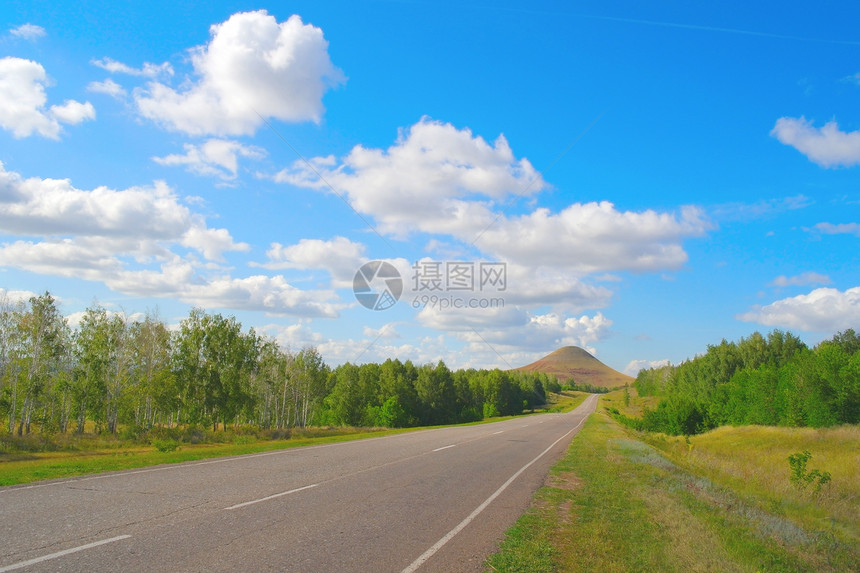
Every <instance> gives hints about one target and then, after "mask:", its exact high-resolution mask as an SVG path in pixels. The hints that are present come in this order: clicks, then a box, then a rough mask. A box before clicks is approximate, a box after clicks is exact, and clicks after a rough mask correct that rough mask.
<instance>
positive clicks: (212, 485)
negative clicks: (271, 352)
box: [0, 395, 597, 573]
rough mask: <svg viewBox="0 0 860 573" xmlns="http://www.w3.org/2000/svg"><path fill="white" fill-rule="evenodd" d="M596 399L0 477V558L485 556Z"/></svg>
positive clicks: (444, 567) (395, 559)
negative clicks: (272, 446)
mask: <svg viewBox="0 0 860 573" xmlns="http://www.w3.org/2000/svg"><path fill="white" fill-rule="evenodd" d="M596 403H597V396H595V395H592V396H589V397H588V398H587V399H586V401H585V402H584V403H583V404H582V405H580V406H579V408H577V409H576V410H574V411H573V412H570V413H567V414H541V415H535V416H528V417H523V418H517V419H512V420H507V421H504V422H497V423H493V424H482V425H477V426H463V427H454V428H440V429H435V430H424V431H418V432H410V433H405V434H398V435H394V436H388V437H382V438H372V439H367V440H359V441H354V442H343V443H338V444H330V445H321V446H312V447H305V448H295V449H289V450H280V451H276V452H266V453H261V454H251V455H246V456H237V457H231V458H218V459H212V460H206V461H198V462H189V463H184V464H175V465H164V466H156V467H150V468H143V469H139V470H130V471H124V472H114V473H108V474H100V475H95V476H87V477H80V478H73V479H65V480H55V481H50V482H41V483H36V484H30V485H25V486H12V487H6V488H0V573H5V572H6V571H24V572H35V571H87V572H99V571H110V572H115V571H141V572H144V571H145V572H148V573H150V572H154V571H171V572H172V571H206V572H212V571H279V572H280V571H297V572H302V573H308V572H317V571H318V572H325V573H336V572H368V573H370V572H373V573H378V572H386V571H391V572H412V571H420V572H421V573H430V572H433V571H437V572H446V573H450V572H456V571H481V569H482V563H483V561H484V559H485V558H486V557H487V555H489V554H490V553H492V552H493V551H495V549H496V547H497V545H498V542H499V541H500V539H501V538H502V536H503V533H504V531H505V530H506V529H507V528H508V527H510V526H511V525H512V524H513V523H514V521H515V520H516V519H517V518H518V517H519V516H520V515H521V514H522V512H523V511H524V510H525V509H526V508H527V507H528V506H529V504H530V501H531V497H532V495H533V493H534V491H535V490H536V489H537V488H538V487H539V486H540V485H541V484H542V483H543V480H544V478H545V476H546V473H547V471H548V469H549V467H550V466H551V465H552V462H553V461H554V460H556V459H557V458H558V457H559V456H560V455H561V454H562V453H563V452H564V451H565V449H566V447H567V445H568V444H569V442H570V440H571V439H572V437H573V435H574V434H575V433H576V432H577V431H578V429H579V428H580V427H581V425H582V422H583V421H584V419H585V418H586V417H587V416H588V414H590V413H591V412H592V411H593V410H594V408H595V405H596Z"/></svg>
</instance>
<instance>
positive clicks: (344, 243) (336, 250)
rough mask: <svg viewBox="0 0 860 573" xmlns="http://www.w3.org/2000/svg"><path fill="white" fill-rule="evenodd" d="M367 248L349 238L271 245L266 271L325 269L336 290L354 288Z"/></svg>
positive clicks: (307, 240) (267, 252)
mask: <svg viewBox="0 0 860 573" xmlns="http://www.w3.org/2000/svg"><path fill="white" fill-rule="evenodd" d="M365 250H366V247H365V246H364V245H363V244H361V243H356V242H355V241H351V240H349V239H347V238H346V237H335V238H334V239H331V240H329V241H323V240H320V239H302V240H301V241H299V242H298V243H297V244H295V245H287V246H284V245H281V244H280V243H272V244H271V246H270V248H269V250H268V251H266V256H267V257H268V262H267V263H265V264H262V265H259V266H262V267H264V268H267V269H325V270H326V271H328V273H329V274H330V275H331V277H332V280H333V284H334V286H336V287H351V286H352V281H353V278H354V277H355V273H356V271H357V270H358V268H359V267H360V266H361V265H362V264H364V263H365V262H366V261H367V257H366V256H365V254H364V253H365Z"/></svg>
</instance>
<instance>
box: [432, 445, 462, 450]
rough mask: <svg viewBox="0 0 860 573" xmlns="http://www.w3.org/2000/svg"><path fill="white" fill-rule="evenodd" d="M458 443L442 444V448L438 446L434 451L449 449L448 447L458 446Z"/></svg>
mask: <svg viewBox="0 0 860 573" xmlns="http://www.w3.org/2000/svg"><path fill="white" fill-rule="evenodd" d="M456 445H457V444H451V445H450V446H442V447H441V448H436V449H435V450H433V451H434V452H441V451H442V450H447V449H448V448H453V447H454V446H456Z"/></svg>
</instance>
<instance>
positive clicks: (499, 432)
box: [491, 430, 504, 436]
mask: <svg viewBox="0 0 860 573" xmlns="http://www.w3.org/2000/svg"><path fill="white" fill-rule="evenodd" d="M503 432H504V430H499V431H498V432H493V433H492V434H491V435H493V436H495V435H496V434H501V433H503Z"/></svg>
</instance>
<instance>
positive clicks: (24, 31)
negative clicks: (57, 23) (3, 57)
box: [9, 23, 46, 40]
mask: <svg viewBox="0 0 860 573" xmlns="http://www.w3.org/2000/svg"><path fill="white" fill-rule="evenodd" d="M9 33H10V34H12V35H13V36H15V37H16V38H22V39H24V40H38V39H39V38H41V37H43V36H45V34H46V32H45V29H44V28H43V27H41V26H37V25H36V24H29V23H27V24H21V25H20V26H18V27H17V28H11V29H10V30H9Z"/></svg>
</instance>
